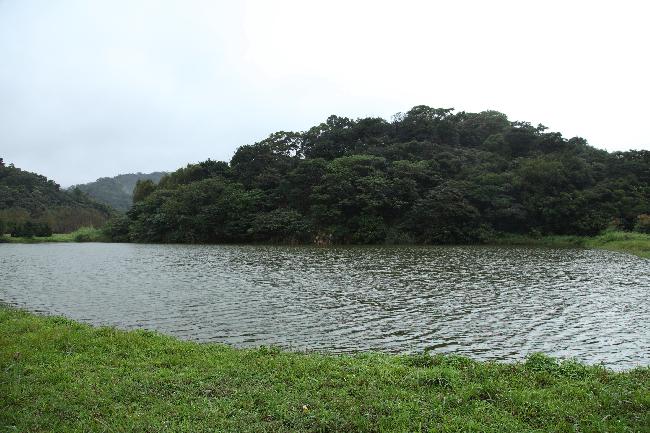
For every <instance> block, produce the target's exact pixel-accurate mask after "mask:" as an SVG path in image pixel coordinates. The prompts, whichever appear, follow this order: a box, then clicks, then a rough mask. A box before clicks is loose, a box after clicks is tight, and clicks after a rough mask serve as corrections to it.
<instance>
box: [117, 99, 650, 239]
mask: <svg viewBox="0 0 650 433" xmlns="http://www.w3.org/2000/svg"><path fill="white" fill-rule="evenodd" d="M648 214H650V152H648V151H644V150H641V151H628V152H613V153H609V152H607V151H604V150H599V149H596V148H594V147H591V146H590V145H588V144H587V141H586V140H585V139H583V138H580V137H573V138H568V139H567V138H565V137H563V136H562V135H561V134H560V133H557V132H550V131H548V129H547V128H546V127H545V126H543V125H537V126H535V125H533V124H532V123H529V122H521V121H511V120H509V119H508V117H507V116H506V115H505V114H503V113H500V112H497V111H484V112H480V113H468V112H455V111H454V110H453V109H450V108H432V107H428V106H423V105H422V106H416V107H413V108H412V109H411V110H409V111H408V112H406V113H398V114H396V115H395V116H393V118H392V119H391V120H390V121H387V120H384V119H380V118H363V119H356V120H355V119H349V118H346V117H339V116H330V117H328V118H327V119H326V121H325V122H323V123H321V124H319V125H316V126H314V127H312V128H310V129H308V130H307V131H303V132H287V131H280V132H276V133H274V134H271V135H270V136H269V137H268V138H266V139H264V140H262V141H260V142H258V143H254V144H249V145H244V146H241V147H240V148H239V149H238V150H237V151H236V152H235V154H234V156H233V157H232V159H231V161H230V162H229V163H226V162H221V161H212V160H207V161H204V162H201V163H198V164H190V165H188V166H187V167H184V168H181V169H179V170H177V171H176V172H174V173H170V174H168V175H166V176H164V177H163V178H162V179H161V180H160V182H159V184H158V185H154V184H152V183H147V184H142V185H141V187H140V191H139V192H138V200H136V203H135V204H134V205H133V207H132V208H131V209H130V210H129V211H128V213H127V216H126V217H124V218H123V219H122V220H121V221H119V222H118V223H116V224H114V225H113V226H112V227H114V228H116V230H117V229H119V230H118V232H117V233H116V236H120V237H121V238H122V239H131V240H134V241H141V242H333V243H404V242H409V243H411V242H412V243H456V242H481V241H485V240H488V239H490V238H491V237H492V236H494V235H495V234H497V233H500V232H506V233H523V234H531V233H532V234H578V235H592V234H596V233H598V232H600V231H602V230H603V229H605V228H607V227H608V226H616V227H617V228H620V229H625V230H632V229H634V228H635V227H637V229H643V230H646V227H647V216H643V215H648Z"/></svg>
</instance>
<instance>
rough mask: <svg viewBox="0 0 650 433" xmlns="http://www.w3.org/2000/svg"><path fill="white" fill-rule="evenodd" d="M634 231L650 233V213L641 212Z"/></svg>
mask: <svg viewBox="0 0 650 433" xmlns="http://www.w3.org/2000/svg"><path fill="white" fill-rule="evenodd" d="M634 231H636V232H639V233H649V234H650V214H641V215H639V216H638V217H637V218H636V224H635V225H634Z"/></svg>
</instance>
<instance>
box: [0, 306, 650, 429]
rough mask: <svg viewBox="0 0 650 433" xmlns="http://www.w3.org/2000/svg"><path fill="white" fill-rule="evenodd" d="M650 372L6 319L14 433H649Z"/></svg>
mask: <svg viewBox="0 0 650 433" xmlns="http://www.w3.org/2000/svg"><path fill="white" fill-rule="evenodd" d="M649 429H650V369H648V368H642V369H636V370H633V371H629V372H624V373H614V372H611V371H608V370H606V369H603V368H600V367H589V366H584V365H581V364H578V363H574V362H563V363H558V362H557V361H555V360H553V359H551V358H547V357H544V356H541V355H536V356H533V357H531V358H529V360H528V361H527V362H525V363H520V364H515V365H508V364H498V363H479V362H473V361H470V360H468V359H465V358H460V357H452V356H436V357H430V356H426V355H419V356H391V355H380V354H362V355H358V356H326V355H319V354H298V353H289V352H284V351H279V350H276V349H268V348H266V349H265V348H263V349H257V350H238V349H233V348H230V347H227V346H223V345H202V344H196V343H190V342H183V341H179V340H176V339H173V338H170V337H165V336H162V335H159V334H155V333H150V332H141V331H137V332H123V331H117V330H115V329H110V328H92V327H89V326H85V325H81V324H78V323H75V322H72V321H69V320H65V319H61V318H52V317H41V316H36V315H32V314H28V313H25V312H22V311H17V310H14V309H10V308H4V307H0V431H2V432H5V431H6V432H13V431H17V432H50V431H57V432H68V431H75V432H82V431H83V432H90V431H129V432H172V431H173V432H176V431H178V432H181V431H182V432H208V431H209V432H214V431H219V432H221V431H231V432H264V431H267V432H299V431H305V432H307V431H309V432H326V431H327V432H334V431H341V432H357V431H358V432H379V431H395V432H417V431H448V432H451V431H465V432H469V431H475V432H527V431H530V432H533V431H535V432H570V431H571V432H573V431H581V432H595V431H608V432H633V431H637V432H641V431H649Z"/></svg>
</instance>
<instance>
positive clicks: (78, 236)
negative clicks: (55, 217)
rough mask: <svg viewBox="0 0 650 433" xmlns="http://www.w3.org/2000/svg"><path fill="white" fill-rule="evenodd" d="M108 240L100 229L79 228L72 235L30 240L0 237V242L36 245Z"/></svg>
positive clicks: (65, 234)
mask: <svg viewBox="0 0 650 433" xmlns="http://www.w3.org/2000/svg"><path fill="white" fill-rule="evenodd" d="M107 241H108V238H107V237H106V235H104V233H103V232H102V231H101V230H100V229H96V228H93V227H81V228H79V229H77V230H75V231H74V232H72V233H54V234H53V235H52V236H47V237H39V236H34V237H32V238H23V237H11V236H9V235H4V236H1V237H0V242H6V243H21V244H37V243H43V242H107Z"/></svg>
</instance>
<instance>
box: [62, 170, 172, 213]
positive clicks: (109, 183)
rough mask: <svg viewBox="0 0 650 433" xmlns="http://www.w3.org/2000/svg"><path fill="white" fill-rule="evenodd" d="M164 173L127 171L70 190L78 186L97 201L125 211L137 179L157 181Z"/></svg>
mask: <svg viewBox="0 0 650 433" xmlns="http://www.w3.org/2000/svg"><path fill="white" fill-rule="evenodd" d="M165 174H167V173H165V172H160V171H157V172H154V173H129V174H120V175H118V176H115V177H102V178H99V179H97V180H96V181H95V182H90V183H86V184H82V185H75V186H72V187H71V188H70V190H72V189H74V188H79V189H80V190H81V191H83V192H85V193H86V194H88V195H89V196H90V197H92V198H93V199H95V200H97V201H98V202H100V203H104V204H107V205H109V206H111V207H112V208H114V209H116V210H119V211H122V212H125V211H127V210H128V209H129V208H130V207H131V204H132V203H133V188H135V184H136V183H137V182H138V181H139V180H151V181H152V182H153V183H158V182H159V181H160V179H161V178H162V177H163V176H165Z"/></svg>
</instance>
